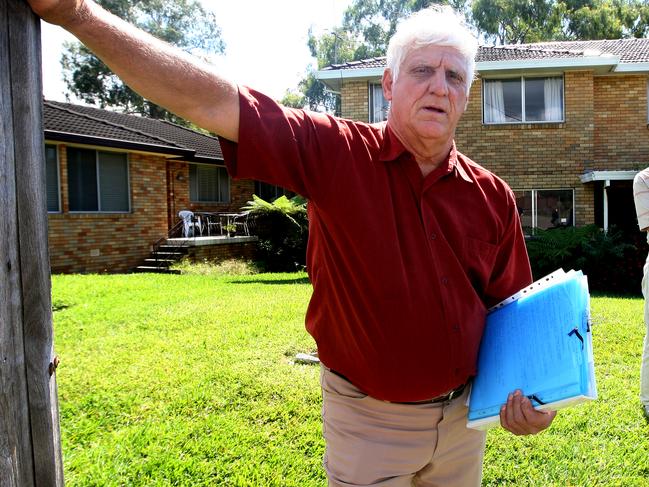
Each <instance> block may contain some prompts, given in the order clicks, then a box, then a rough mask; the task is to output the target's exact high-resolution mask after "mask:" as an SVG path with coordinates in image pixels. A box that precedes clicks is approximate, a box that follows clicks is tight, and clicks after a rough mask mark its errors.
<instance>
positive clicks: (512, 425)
mask: <svg viewBox="0 0 649 487" xmlns="http://www.w3.org/2000/svg"><path fill="white" fill-rule="evenodd" d="M556 415H557V412H556V411H537V410H536V409H534V406H532V403H531V401H530V400H529V399H528V398H527V397H525V396H523V394H522V393H521V391H516V392H514V393H513V394H510V395H509V397H508V398H507V404H506V405H505V406H503V407H502V408H501V409H500V424H501V425H502V427H503V428H505V429H506V430H508V431H511V432H512V433H514V434H515V435H533V434H536V433H538V432H540V431H543V430H544V429H546V428H547V427H548V426H550V424H551V423H552V421H553V420H554V417H555V416H556Z"/></svg>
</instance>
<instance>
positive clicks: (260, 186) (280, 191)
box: [254, 180, 295, 203]
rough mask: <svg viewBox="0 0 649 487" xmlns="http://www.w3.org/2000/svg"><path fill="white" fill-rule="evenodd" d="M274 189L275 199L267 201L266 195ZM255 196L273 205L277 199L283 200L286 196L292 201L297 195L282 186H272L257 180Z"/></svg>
mask: <svg viewBox="0 0 649 487" xmlns="http://www.w3.org/2000/svg"><path fill="white" fill-rule="evenodd" d="M271 188H272V189H273V192H274V193H275V197H274V198H272V199H270V200H269V199H266V198H264V196H266V194H263V195H262V193H265V192H267V191H269V190H270V189H271ZM254 194H255V195H257V196H258V197H259V198H261V199H263V200H264V201H268V202H270V203H272V202H273V201H275V200H276V199H277V198H281V197H282V196H286V197H287V198H288V199H291V198H292V197H294V196H295V193H294V192H293V191H290V190H288V189H286V188H284V187H282V186H279V185H277V184H270V183H265V182H264V181H259V180H255V192H254Z"/></svg>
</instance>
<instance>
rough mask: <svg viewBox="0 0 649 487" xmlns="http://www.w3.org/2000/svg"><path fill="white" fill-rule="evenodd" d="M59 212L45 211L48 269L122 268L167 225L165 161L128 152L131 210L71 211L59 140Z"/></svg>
mask: <svg viewBox="0 0 649 487" xmlns="http://www.w3.org/2000/svg"><path fill="white" fill-rule="evenodd" d="M58 152H59V168H60V173H59V179H60V184H61V206H62V208H61V209H62V212H61V213H50V214H49V229H48V237H49V249H50V265H51V268H52V272H75V273H79V272H93V273H94V272H124V271H127V270H129V269H131V268H132V267H134V266H136V265H137V264H139V263H140V261H141V260H142V259H143V258H144V257H145V256H146V255H148V253H149V247H150V245H151V243H153V242H154V241H155V240H157V239H158V238H159V237H160V236H161V235H163V234H164V233H165V232H166V229H167V203H166V178H165V166H166V160H165V159H164V158H163V157H157V156H152V155H142V154H135V153H130V154H129V158H128V160H129V162H128V167H129V183H130V188H131V212H130V213H69V202H68V183H67V151H66V146H64V145H59V146H58Z"/></svg>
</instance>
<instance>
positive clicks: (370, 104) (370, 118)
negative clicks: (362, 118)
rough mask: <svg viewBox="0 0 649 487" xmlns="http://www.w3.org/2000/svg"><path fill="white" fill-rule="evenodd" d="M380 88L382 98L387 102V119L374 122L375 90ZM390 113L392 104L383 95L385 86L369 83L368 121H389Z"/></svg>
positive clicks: (379, 83)
mask: <svg viewBox="0 0 649 487" xmlns="http://www.w3.org/2000/svg"><path fill="white" fill-rule="evenodd" d="M375 88H378V89H379V91H380V92H381V97H382V98H383V100H384V101H385V107H386V108H385V118H383V119H382V120H379V121H374V120H373V119H374V116H373V115H374V90H375ZM389 111H390V102H389V101H388V100H386V99H385V96H384V95H383V84H382V83H381V82H380V81H379V82H369V83H368V84H367V120H368V122H369V123H382V122H385V121H386V120H387V119H388V113H389Z"/></svg>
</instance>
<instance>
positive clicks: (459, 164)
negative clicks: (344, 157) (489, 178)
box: [378, 123, 473, 183]
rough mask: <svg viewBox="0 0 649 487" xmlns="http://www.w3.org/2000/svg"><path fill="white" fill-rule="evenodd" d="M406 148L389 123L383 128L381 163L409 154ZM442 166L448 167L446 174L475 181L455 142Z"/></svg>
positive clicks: (470, 181)
mask: <svg viewBox="0 0 649 487" xmlns="http://www.w3.org/2000/svg"><path fill="white" fill-rule="evenodd" d="M407 152H408V151H407V150H406V148H405V146H404V145H403V144H402V143H401V141H400V140H399V138H398V137H397V136H396V134H395V133H394V132H393V131H392V129H391V128H390V126H389V125H388V123H386V124H385V125H384V127H383V144H382V145H381V150H380V152H379V159H378V160H379V161H382V162H388V161H394V160H396V159H398V158H399V156H401V155H402V154H404V153H407ZM442 165H446V171H445V172H446V174H450V173H451V172H455V174H456V175H458V176H460V177H461V178H462V179H464V180H465V181H467V182H469V183H472V182H473V179H471V176H469V174H468V172H467V171H466V168H465V167H464V161H463V158H462V155H461V154H460V153H459V152H458V151H457V148H456V147H455V141H453V145H452V146H451V152H449V155H448V158H447V159H446V162H445V163H443V164H442Z"/></svg>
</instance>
